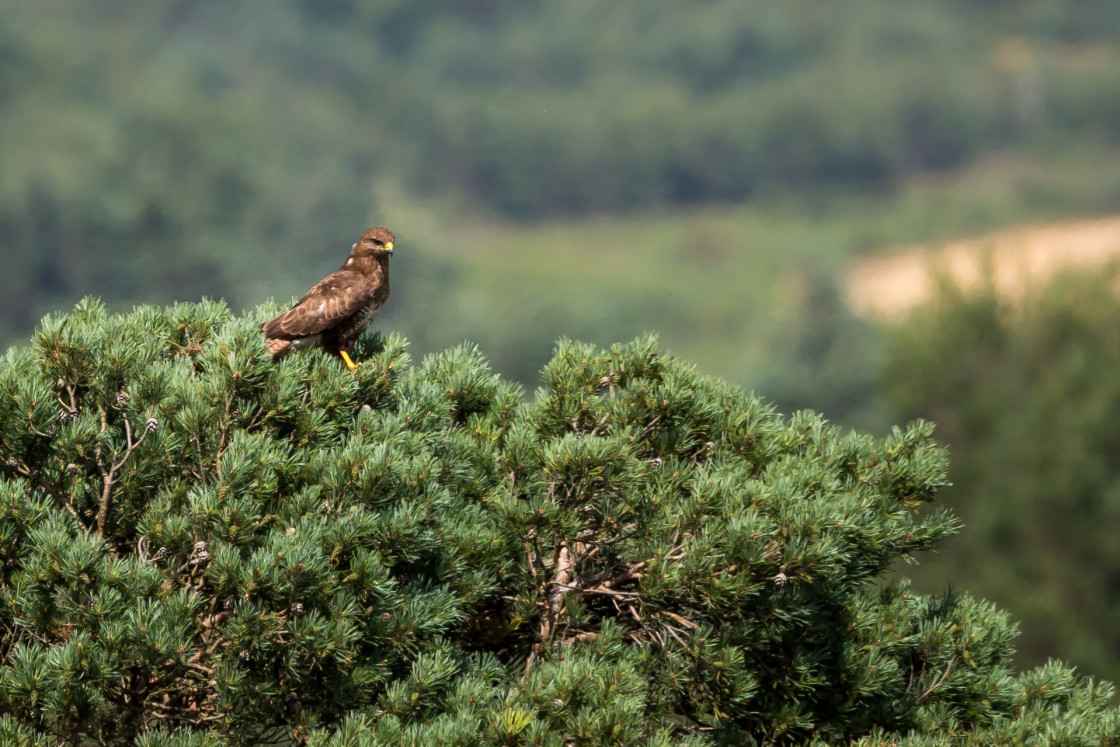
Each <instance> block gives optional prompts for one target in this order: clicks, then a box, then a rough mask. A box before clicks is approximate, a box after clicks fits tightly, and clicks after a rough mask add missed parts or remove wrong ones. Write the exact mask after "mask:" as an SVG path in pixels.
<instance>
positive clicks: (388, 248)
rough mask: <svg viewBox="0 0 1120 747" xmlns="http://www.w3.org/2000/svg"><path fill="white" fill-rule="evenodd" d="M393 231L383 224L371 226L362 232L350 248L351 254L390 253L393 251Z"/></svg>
mask: <svg viewBox="0 0 1120 747" xmlns="http://www.w3.org/2000/svg"><path fill="white" fill-rule="evenodd" d="M393 241H394V238H393V232H392V231H390V230H389V229H388V228H385V227H383V226H378V227H377V228H371V229H369V230H368V231H366V232H365V233H363V234H362V238H360V239H358V243H356V244H354V246H353V247H351V249H350V254H351V255H386V256H387V255H390V254H392V253H393Z"/></svg>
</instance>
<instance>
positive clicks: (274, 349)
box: [265, 339, 292, 355]
mask: <svg viewBox="0 0 1120 747" xmlns="http://www.w3.org/2000/svg"><path fill="white" fill-rule="evenodd" d="M265 344H266V346H267V347H268V352H270V353H272V354H273V355H280V354H282V353H286V352H287V351H288V348H290V347H291V346H292V341H291V340H275V339H273V340H269V341H268V342H266V343H265Z"/></svg>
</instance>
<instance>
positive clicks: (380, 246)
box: [261, 227, 393, 371]
mask: <svg viewBox="0 0 1120 747" xmlns="http://www.w3.org/2000/svg"><path fill="white" fill-rule="evenodd" d="M392 253H393V232H392V231H390V230H389V229H388V228H382V227H378V228H371V229H369V230H368V231H366V232H365V233H363V234H362V237H361V238H360V239H358V243H356V244H354V246H353V247H351V249H350V256H349V257H347V259H346V264H344V265H342V267H340V268H339V269H338V271H337V272H333V273H331V274H330V275H327V276H326V277H325V278H323V279H322V280H320V281H319V282H318V283H316V284H315V286H314V287H313V288H312V289H311V290H309V291H307V293H306V294H304V296H303V298H301V299H300V300H299V301H297V302H296V304H295V306H293V307H292V308H290V309H288V310H287V311H285V312H284V313H283V314H281V315H280V316H278V317H276V318H275V319H272V320H270V321H268V322H266V323H265V324H264V325H263V326H262V327H261V331H262V332H264V336H265V338H267V341H268V342H267V345H268V352H270V353H272V354H273V355H282V354H284V353H287V352H289V351H291V350H298V349H300V348H310V347H321V348H324V349H325V350H326V351H327V352H329V353H332V354H335V355H338V356H341V357H342V360H343V362H344V363H345V364H346V367H347V368H348V369H350V370H351V371H353V370H354V369H355V368H357V366H358V364H357V363H355V362H354V361H352V360H350V355H349V351H350V348H351V347H352V346H353V345H354V342H355V341H357V339H358V338H359V337H360V336H361V334H362V332H364V331H365V329H366V327H368V326H369V323H370V322H372V321H373V318H374V317H375V316H377V312H378V311H379V310H380V309H381V307H382V306H383V305H384V304H385V299H387V298H388V297H389V255H391V254H392Z"/></svg>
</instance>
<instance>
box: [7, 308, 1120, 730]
mask: <svg viewBox="0 0 1120 747" xmlns="http://www.w3.org/2000/svg"><path fill="white" fill-rule="evenodd" d="M265 311H268V310H265ZM263 316H264V313H263V312H262V313H261V314H260V315H258V316H253V317H245V318H235V317H233V316H232V315H231V314H230V313H229V312H228V310H226V308H225V307H224V306H222V305H219V304H199V305H178V306H174V307H170V308H165V309H158V308H151V307H139V308H137V309H135V310H133V311H132V312H131V313H129V314H126V315H111V314H108V313H107V312H106V310H105V309H104V307H103V306H102V305H101V304H100V303H98V302H94V301H86V302H83V303H82V304H81V305H79V307H78V308H77V309H75V311H74V312H73V313H71V314H69V315H66V316H55V317H51V318H49V319H47V320H46V321H45V322H44V323H43V325H42V327H41V328H40V330H39V331H38V332H37V333H36V335H35V338H34V340H33V347H32V348H31V349H27V350H12V351H11V352H9V354H8V355H7V357H6V358H5V359H4V360H3V362H2V363H0V408H2V411H3V412H2V415H3V417H2V418H0V470H3V473H4V477H3V480H2V482H0V498H2V500H0V533H2V536H3V540H4V541H3V543H2V546H3V553H4V563H3V565H2V567H0V623H2V624H3V625H2V628H0V631H2V638H0V645H2V651H3V653H4V658H3V660H2V664H0V713H2V719H0V734H3V735H4V738H5V741H6V742H11V743H20V744H23V743H26V744H39V743H42V740H43V739H44V738H45V739H49V740H52V741H81V740H94V741H99V742H103V743H127V742H132V741H134V740H135V741H136V743H139V744H144V745H150V746H152V747H154V746H155V745H184V747H185V746H187V745H190V746H194V745H210V744H217V743H258V742H262V741H277V740H279V741H295V742H296V743H305V744H309V745H324V746H325V745H338V746H342V745H390V744H392V745H402V744H403V745H418V746H419V745H431V744H448V745H450V744H458V745H474V744H490V745H513V744H535V745H556V746H557V747H559V745H562V744H635V745H637V744H643V745H669V744H696V745H699V744H709V743H723V744H726V743H745V744H750V743H770V744H792V743H802V742H805V741H807V740H812V739H816V740H818V741H819V742H820V743H836V742H838V741H843V740H855V739H861V738H862V739H864V740H865V741H866V742H867V743H869V744H872V743H884V742H886V741H899V740H901V739H907V740H910V743H913V744H939V743H941V741H947V740H950V739H956V740H959V739H962V738H963V739H970V740H972V741H973V742H974V743H985V744H991V743H997V742H1000V741H1001V740H1002V741H1003V742H1005V743H1013V742H1015V741H1017V740H1021V739H1023V738H1025V737H1024V735H1027V734H1031V735H1034V734H1037V733H1039V731H1038V730H1040V729H1044V730H1048V731H1043V732H1042V733H1047V734H1051V735H1054V736H1055V738H1062V739H1066V740H1068V743H1071V744H1074V743H1086V744H1087V743H1090V742H1097V741H1104V740H1107V739H1115V738H1116V737H1117V736H1118V735H1120V722H1118V720H1117V715H1118V714H1117V713H1116V712H1115V711H1114V710H1113V709H1112V708H1111V706H1110V705H1109V700H1110V698H1111V689H1110V688H1109V687H1108V686H1104V685H1094V684H1092V683H1086V682H1084V681H1083V680H1082V679H1081V678H1079V677H1077V676H1076V675H1075V674H1074V673H1073V672H1072V671H1071V670H1069V669H1068V668H1065V667H1063V666H1060V665H1052V666H1048V667H1044V668H1041V669H1038V670H1034V671H1031V672H1027V673H1025V674H1021V675H1016V674H1014V673H1013V672H1012V671H1011V669H1010V667H1009V661H1010V657H1011V655H1012V649H1011V642H1012V639H1013V638H1014V636H1015V632H1016V631H1015V627H1014V626H1013V625H1011V624H1010V623H1009V621H1008V620H1007V618H1006V616H1005V615H1003V614H1002V613H1000V612H998V611H997V610H996V609H995V608H994V607H992V606H991V605H989V604H987V603H983V602H979V601H976V600H974V599H972V598H970V597H968V596H967V595H959V594H956V593H950V594H947V595H944V596H941V597H929V596H923V595H920V594H916V593H914V592H913V591H911V590H910V589H909V587H908V585H907V584H905V583H896V584H892V585H889V586H885V587H879V586H876V584H875V582H876V581H877V580H879V579H881V578H882V577H883V575H884V574H885V573H887V572H889V570H890V569H891V568H892V566H893V565H894V564H895V563H896V562H897V561H898V560H899V559H906V558H909V557H910V556H912V555H913V554H914V553H917V552H920V551H922V550H926V549H929V548H931V547H933V546H935V545H936V544H937V543H938V541H939V540H941V539H942V538H944V537H945V536H946V535H947V534H950V533H951V532H952V531H953V530H954V528H955V526H956V523H955V520H954V519H953V518H952V517H951V516H950V515H949V514H947V513H945V512H944V511H933V512H927V511H923V510H920V509H921V507H922V506H923V505H924V504H926V503H927V502H929V501H930V500H932V499H933V498H934V496H935V494H936V492H937V491H938V490H939V489H940V488H941V487H943V486H944V485H945V477H946V475H945V468H946V465H945V459H944V452H943V450H942V449H941V448H940V447H939V446H937V445H936V444H934V443H933V442H932V441H931V440H930V434H931V427H930V426H928V425H926V424H922V423H918V424H915V425H913V426H911V427H909V428H907V429H905V430H896V431H895V432H894V433H893V434H892V435H891V436H889V437H888V438H886V439H884V440H881V441H879V440H875V439H872V438H870V437H867V436H863V435H859V434H856V433H844V432H842V431H840V430H839V429H837V428H834V427H830V426H828V425H827V424H826V423H825V422H824V421H823V420H821V418H819V417H818V416H816V415H813V414H811V413H807V412H803V413H799V414H797V415H795V416H793V417H791V418H789V419H784V418H782V417H780V416H779V415H777V414H776V413H775V412H774V411H773V410H772V409H771V408H769V407H767V406H765V405H763V404H762V403H761V402H760V401H759V400H758V399H756V398H754V397H751V396H749V395H747V394H746V393H744V392H743V391H741V390H739V389H736V388H735V387H731V386H728V385H726V384H724V383H723V382H721V381H718V380H714V379H709V378H706V377H703V376H700V375H698V374H697V373H696V372H695V370H693V369H692V368H691V367H690V366H689V365H687V364H685V363H683V362H682V361H680V360H677V359H674V358H671V357H667V356H665V355H662V354H661V353H660V352H659V351H658V349H657V346H656V344H655V342H654V341H653V340H650V339H639V340H637V341H635V342H634V343H632V344H630V345H624V346H613V347H611V348H610V349H608V350H602V349H597V348H594V347H591V346H587V345H583V344H579V343H573V342H568V341H562V342H561V343H560V344H559V345H558V347H557V349H556V351H555V354H554V357H553V359H552V361H551V362H550V363H549V364H548V366H546V368H545V370H544V371H543V374H542V386H541V388H540V390H539V391H538V392H537V394H536V397H535V398H534V399H532V400H531V401H527V400H526V399H525V398H524V397H523V395H522V392H521V390H520V388H519V387H518V386H517V385H512V384H509V383H507V382H505V381H503V380H502V379H500V378H499V377H497V376H495V375H494V374H492V373H491V372H490V370H489V368H488V366H487V364H486V361H485V359H484V358H483V357H482V356H481V354H480V353H479V352H478V350H476V349H475V348H473V347H471V346H466V345H465V346H460V347H458V348H455V349H452V350H448V351H446V352H444V353H441V354H439V355H435V356H432V357H429V358H427V359H426V360H424V361H423V362H422V363H421V364H420V365H419V366H415V367H413V366H410V364H409V360H408V356H407V354H406V353H405V343H404V341H403V340H402V339H400V338H399V337H396V336H391V337H389V338H388V339H381V338H372V339H370V338H366V339H364V340H363V341H362V342H361V343H360V344H359V350H358V351H357V357H358V358H359V359H361V360H363V361H364V365H362V366H361V367H360V368H359V369H358V370H357V372H356V373H355V374H350V373H348V372H347V371H346V370H345V369H344V368H343V367H342V366H341V365H339V363H338V361H336V360H333V359H331V358H330V357H329V356H326V355H324V354H321V353H316V352H312V353H309V354H303V355H296V356H291V357H288V358H286V359H283V360H281V361H278V362H277V361H273V360H272V359H270V358H269V357H268V356H267V355H266V354H265V353H264V349H263V343H262V340H261V339H260V337H259V333H258V327H257V325H258V324H259V321H260V319H261V318H263ZM37 740H38V741H37ZM931 740H932V741H931ZM939 740H941V741H939Z"/></svg>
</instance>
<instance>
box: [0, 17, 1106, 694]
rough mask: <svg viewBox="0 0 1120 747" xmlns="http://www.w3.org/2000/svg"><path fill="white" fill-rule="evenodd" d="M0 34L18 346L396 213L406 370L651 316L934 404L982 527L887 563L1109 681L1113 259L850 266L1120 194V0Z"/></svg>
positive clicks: (726, 367) (591, 335)
mask: <svg viewBox="0 0 1120 747" xmlns="http://www.w3.org/2000/svg"><path fill="white" fill-rule="evenodd" d="M0 19H2V22H0V253H2V256H3V259H4V262H5V272H4V273H3V274H2V275H0V341H3V342H5V343H9V344H18V343H20V342H21V341H22V340H26V339H27V336H28V335H29V333H30V331H31V329H32V328H33V326H34V325H35V323H36V322H37V320H38V319H39V318H40V316H41V315H42V314H44V313H45V312H48V311H51V310H55V309H65V308H69V307H70V306H72V305H73V304H74V303H75V302H76V301H77V300H78V299H79V298H81V297H82V296H84V295H98V296H101V297H103V298H104V299H105V300H106V301H107V302H108V303H109V304H110V305H111V306H114V307H117V308H127V307H128V306H130V305H132V304H134V303H140V302H150V303H159V304H163V303H169V302H172V301H176V300H195V299H198V298H199V297H201V296H209V297H215V298H216V297H224V298H225V299H226V300H227V301H229V303H230V304H231V305H232V306H233V307H234V308H235V309H251V308H253V307H255V306H256V305H257V304H259V303H262V302H264V301H266V300H268V299H269V298H274V299H275V300H276V301H278V302H286V301H287V300H288V299H290V298H291V297H292V296H293V295H297V294H299V293H302V292H303V291H304V290H306V288H307V287H308V285H309V284H310V283H311V282H313V281H315V280H317V279H318V278H320V277H322V276H323V275H324V274H326V273H327V272H330V271H332V270H334V269H336V268H337V267H338V266H339V265H340V264H341V262H342V260H343V259H344V257H345V255H346V252H347V251H348V249H349V246H350V244H351V243H352V242H353V241H354V240H355V239H356V237H357V236H358V234H359V233H360V231H361V230H362V229H364V228H365V227H366V226H367V225H372V224H378V223H384V224H386V225H389V226H390V227H391V228H392V229H393V230H394V231H395V232H396V234H397V236H398V247H399V249H400V251H398V252H397V254H396V255H395V257H394V260H393V285H394V294H393V298H392V299H391V301H390V302H389V304H388V307H387V309H386V312H385V313H384V314H383V316H382V317H381V319H380V321H379V326H380V327H382V328H386V327H387V328H393V329H396V330H399V331H401V332H403V333H404V334H405V335H407V336H408V337H409V338H410V339H411V340H412V345H413V348H412V353H413V355H414V356H416V357H420V356H422V355H424V354H425V353H428V352H430V351H433V350H436V349H441V348H443V347H445V346H448V345H451V344H455V343H457V342H459V341H461V340H463V339H471V340H474V341H477V342H478V343H479V344H480V345H481V346H482V348H483V350H485V351H486V352H487V354H488V355H489V356H490V357H491V358H492V360H493V361H494V364H495V367H496V368H497V369H498V370H499V371H501V372H502V373H504V374H507V375H510V376H513V377H516V378H518V379H520V380H522V381H524V382H526V383H527V384H529V385H530V386H532V384H533V383H534V382H535V380H536V371H537V369H538V368H539V366H540V365H541V364H542V363H543V362H544V361H545V358H546V355H547V353H548V351H549V349H550V348H551V346H552V343H553V341H554V340H555V339H556V338H557V337H559V336H561V335H567V336H570V337H577V338H582V339H585V340H588V341H591V342H596V343H600V344H605V343H609V342H611V341H617V340H626V339H629V338H631V337H633V336H634V335H636V334H637V333H639V332H641V331H643V330H659V331H660V332H661V335H662V339H663V341H664V342H665V343H666V344H667V346H668V347H670V348H671V349H672V350H673V351H674V352H675V353H677V354H680V355H682V356H686V357H689V358H691V359H692V360H694V361H696V362H697V364H698V366H699V367H700V368H701V370H703V371H705V372H707V373H711V374H713V375H719V376H723V377H726V378H728V379H730V380H732V381H735V382H738V383H740V384H742V385H744V386H747V387H751V388H754V389H756V390H757V391H758V392H759V393H760V394H762V395H763V396H765V397H768V398H770V399H773V400H774V401H775V402H776V403H777V404H778V405H779V406H780V407H781V408H783V409H785V410H792V409H795V408H800V407H813V408H815V409H819V410H821V411H823V412H824V413H825V414H826V415H827V416H828V417H830V418H831V419H832V420H834V421H837V422H840V423H843V424H846V425H851V426H853V427H860V428H867V429H871V430H874V431H877V432H883V431H885V430H886V429H888V428H889V427H890V426H891V425H892V424H894V423H896V422H899V421H900V420H901V419H903V418H912V417H927V418H932V419H933V420H935V421H937V422H938V423H939V424H940V426H941V430H940V435H941V437H942V438H944V439H946V440H947V441H948V442H949V443H950V445H951V447H952V449H953V453H954V462H953V472H952V477H953V480H954V482H955V487H954V488H953V489H952V490H951V491H949V492H947V493H946V495H945V500H946V501H947V502H948V503H950V504H951V505H953V506H954V507H955V508H956V510H957V511H958V512H959V513H960V514H961V516H962V518H963V519H964V521H965V523H966V527H965V530H964V532H963V533H962V534H961V535H960V536H959V537H958V538H956V539H955V540H954V541H953V542H951V543H950V544H949V545H947V546H946V547H945V549H944V550H943V551H942V552H941V553H939V554H937V555H934V556H932V557H928V558H922V559H921V561H922V563H921V565H920V566H917V567H909V568H905V569H901V572H904V573H906V574H907V575H911V576H914V577H916V579H917V581H918V584H919V586H921V587H923V588H924V590H927V591H932V590H937V589H940V588H942V587H943V586H944V585H946V584H948V583H950V582H951V583H952V584H953V585H955V586H958V587H963V588H967V589H968V590H970V591H972V592H974V593H976V594H978V595H980V596H983V597H987V598H989V599H992V600H994V601H996V602H998V603H999V604H1001V605H1002V606H1004V607H1006V608H1008V609H1009V610H1010V611H1011V612H1012V613H1013V614H1014V615H1015V616H1016V617H1017V618H1018V619H1019V620H1020V621H1021V622H1022V625H1023V630H1024V636H1023V638H1021V639H1020V649H1021V655H1022V658H1023V660H1024V663H1035V662H1039V661H1043V660H1045V659H1046V657H1048V656H1061V657H1063V658H1066V659H1068V660H1070V661H1071V662H1073V663H1075V664H1077V665H1079V666H1080V667H1081V668H1082V669H1083V670H1084V671H1086V672H1088V673H1090V674H1093V675H1099V676H1104V677H1107V678H1110V679H1113V680H1120V624H1118V623H1120V594H1118V593H1117V592H1120V539H1118V538H1120V532H1118V531H1117V529H1118V528H1120V376H1118V374H1117V371H1118V370H1120V325H1118V324H1117V320H1118V319H1120V302H1118V301H1117V298H1116V294H1115V293H1114V290H1115V287H1116V283H1115V282H1114V273H1112V272H1111V271H1107V269H1108V268H1105V270H1106V271H1101V270H1100V269H1096V270H1094V271H1090V272H1087V273H1082V274H1081V275H1079V276H1076V277H1072V276H1071V277H1059V278H1058V279H1057V280H1055V282H1054V284H1053V285H1052V286H1051V287H1048V288H1039V289H1038V290H1037V292H1035V291H1032V292H1029V293H1025V294H1022V293H1021V294H1018V295H1016V297H1014V298H1008V297H1006V294H1001V293H1000V292H999V290H998V289H997V288H995V287H994V286H992V287H989V288H988V289H987V290H981V291H980V292H978V293H964V292H960V291H954V290H953V289H951V288H948V289H946V290H945V291H944V292H942V293H941V295H940V296H939V298H938V300H937V301H936V302H935V303H934V304H933V305H931V306H928V307H926V308H923V309H920V310H918V311H917V312H915V313H914V315H913V316H911V317H905V318H903V317H898V316H893V317H891V318H890V319H889V320H886V321H884V320H883V319H882V318H881V317H871V318H863V317H860V316H859V315H858V314H856V313H855V312H854V311H853V310H852V306H851V305H850V304H849V287H848V285H847V278H848V277H849V270H850V268H851V267H852V264H853V263H856V262H859V261H862V260H865V259H866V258H867V257H869V256H887V255H889V254H891V253H892V252H895V251H898V250H900V249H903V248H907V247H911V246H914V245H925V246H936V245H939V244H941V243H944V242H947V241H949V240H952V239H956V238H959V237H966V236H984V235H987V234H989V233H990V232H993V231H997V230H1002V229H1006V228H1009V227H1014V226H1022V225H1026V226H1036V225H1043V224H1047V223H1050V222H1053V221H1060V220H1064V219H1081V218H1087V217H1091V216H1103V215H1110V214H1117V213H1120V3H1117V2H1115V0H1014V1H1012V0H926V2H923V3H897V2H892V1H891V0H848V2H845V3H832V2H825V1H824V0H782V2H774V1H773V0H675V1H674V2H669V1H668V0H615V1H614V2H611V3H603V2H593V1H592V0H564V2H524V0H521V1H519V2H514V0H454V2H453V1H452V0H413V1H412V2H404V0H268V1H267V2H266V1H265V0H244V1H243V2H239V3H217V2H206V1H205V0H147V2H137V1H136V0H96V1H94V2H90V1H89V0H44V1H42V2H36V3H26V2H16V1H15V0H0ZM1060 235H1061V234H1060V233H1059V234H1057V236H1058V238H1057V239H1055V241H1056V242H1058V245H1057V246H1056V248H1055V251H1057V252H1059V253H1060V252H1061V251H1062V247H1061V246H1060V242H1061V238H1060ZM1115 243H1116V244H1117V246H1118V247H1120V237H1115ZM981 244H982V242H981ZM857 300H858V299H857Z"/></svg>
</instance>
